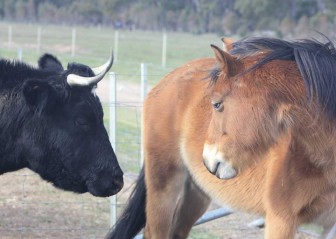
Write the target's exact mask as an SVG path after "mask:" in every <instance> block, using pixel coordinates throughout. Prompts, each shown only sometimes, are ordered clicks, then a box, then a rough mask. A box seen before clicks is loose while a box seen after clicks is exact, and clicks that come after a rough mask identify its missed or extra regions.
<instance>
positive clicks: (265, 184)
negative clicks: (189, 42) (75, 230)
mask: <svg viewBox="0 0 336 239" xmlns="http://www.w3.org/2000/svg"><path fill="white" fill-rule="evenodd" d="M212 48H213V50H214V53H215V59H210V58H209V59H200V60H195V61H191V62H189V63H187V64H185V65H184V66H182V67H180V68H178V69H176V70H174V71H173V72H172V73H170V74H169V75H167V76H166V77H165V78H164V79H162V80H161V81H160V83H159V84H158V85H157V86H156V87H154V88H153V90H152V91H151V92H150V93H149V94H148V97H147V99H146V102H145V106H144V147H145V148H144V149H145V166H144V170H143V171H142V173H141V174H140V176H139V180H138V182H137V185H136V188H135V191H134V192H133V194H132V196H131V199H130V201H129V203H128V205H127V207H126V209H125V211H124V213H123V215H122V216H121V217H120V219H119V221H118V223H117V224H116V225H115V227H114V228H113V230H112V231H111V232H110V234H109V235H108V238H115V239H117V238H118V239H126V238H132V237H133V236H135V235H136V233H137V232H139V231H140V230H141V228H142V227H143V226H145V231H144V234H145V238H146V239H149V238H155V239H165V238H186V237H187V236H188V234H189V231H190V230H191V227H192V226H193V224H194V223H195V221H196V220H197V219H198V218H199V217H200V216H201V215H202V214H203V213H204V212H205V210H206V209H207V207H208V205H209V203H210V200H211V199H216V200H217V201H219V202H223V203H225V204H226V205H231V206H232V207H234V208H238V209H241V210H245V211H248V212H252V213H256V214H260V215H263V216H265V220H266V228H265V238H267V239H290V238H294V236H295V233H296V230H297V227H298V226H299V225H300V224H302V223H306V222H318V223H321V224H322V225H323V226H324V227H325V229H326V230H328V229H329V228H330V227H332V225H333V224H334V223H335V221H336V203H335V201H336V149H335V143H336V134H335V132H336V121H335V117H336V51H335V49H334V46H333V44H332V43H331V42H330V41H328V42H327V43H321V42H317V41H313V40H302V41H294V42H288V41H282V40H278V39H269V38H267V39H261V38H251V39H245V40H241V41H238V42H235V43H234V44H233V46H232V47H230V46H229V49H231V50H230V53H228V52H225V51H223V50H221V49H219V48H218V47H215V46H212ZM209 72H210V74H209ZM209 75H210V76H209ZM207 79H208V80H207ZM204 165H205V166H204ZM209 171H210V172H211V173H209Z"/></svg>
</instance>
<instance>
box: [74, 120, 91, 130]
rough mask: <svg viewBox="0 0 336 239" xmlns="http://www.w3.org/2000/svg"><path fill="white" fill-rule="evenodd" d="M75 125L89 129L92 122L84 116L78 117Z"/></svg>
mask: <svg viewBox="0 0 336 239" xmlns="http://www.w3.org/2000/svg"><path fill="white" fill-rule="evenodd" d="M75 125H76V126H77V127H78V128H81V129H83V130H89V129H90V124H89V122H88V121H87V120H86V119H83V118H77V119H76V120H75Z"/></svg>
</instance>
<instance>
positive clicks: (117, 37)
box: [113, 31, 119, 62]
mask: <svg viewBox="0 0 336 239" xmlns="http://www.w3.org/2000/svg"><path fill="white" fill-rule="evenodd" d="M118 47H119V31H115V32H114V50H113V51H114V62H117V61H118Z"/></svg>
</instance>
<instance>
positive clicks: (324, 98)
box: [231, 38, 336, 117]
mask: <svg viewBox="0 0 336 239" xmlns="http://www.w3.org/2000/svg"><path fill="white" fill-rule="evenodd" d="M260 52H267V53H268V54H267V55H266V57H265V58H263V59H262V60H261V61H260V62H258V63H257V64H256V65H254V66H253V67H252V68H250V69H249V71H250V70H254V69H256V68H258V67H260V66H262V65H264V64H266V63H267V62H269V61H272V60H288V61H295V62H296V64H297V66H298V68H299V70H300V73H301V75H302V78H303V80H304V82H305V86H306V91H307V96H308V100H312V99H313V98H314V97H316V99H317V102H318V103H319V105H320V107H321V109H322V110H325V112H326V113H327V115H329V116H331V117H336V50H335V46H334V44H333V43H332V42H331V41H330V40H329V39H326V42H324V43H323V42H319V41H317V40H308V39H304V40H297V41H284V40H279V39H274V38H247V39H243V40H241V41H237V42H235V43H234V44H233V48H232V50H231V54H233V55H237V56H238V57H248V56H250V55H253V54H257V53H260Z"/></svg>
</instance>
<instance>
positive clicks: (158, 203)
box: [145, 151, 185, 239]
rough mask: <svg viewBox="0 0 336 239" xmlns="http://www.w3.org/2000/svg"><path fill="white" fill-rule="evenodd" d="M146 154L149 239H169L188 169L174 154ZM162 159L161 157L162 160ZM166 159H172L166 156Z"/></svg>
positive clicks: (147, 228) (146, 234)
mask: <svg viewBox="0 0 336 239" xmlns="http://www.w3.org/2000/svg"><path fill="white" fill-rule="evenodd" d="M153 155H155V156H156V157H155V158H154V157H151V155H150V154H147V155H146V162H145V167H146V173H145V179H146V187H147V202H146V218H147V223H146V226H145V238H146V239H167V238H169V231H170V230H171V224H172V221H173V215H174V211H175V208H176V203H177V199H178V196H179V194H180V192H181V190H182V187H183V184H184V180H185V169H184V168H183V165H182V163H181V160H179V159H176V158H174V157H172V156H171V152H167V153H164V152H162V151H161V152H160V153H159V154H158V153H156V154H154V153H153ZM160 156H161V157H160ZM164 156H170V157H171V158H169V157H166V158H165V157H164Z"/></svg>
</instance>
